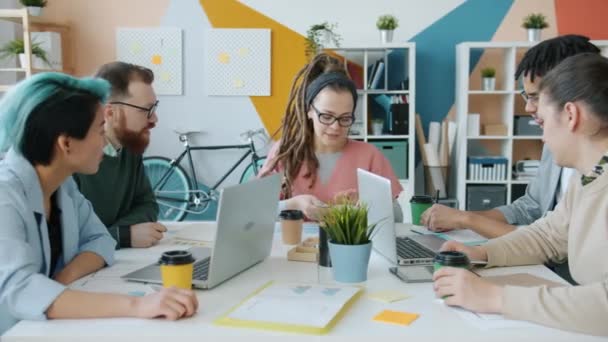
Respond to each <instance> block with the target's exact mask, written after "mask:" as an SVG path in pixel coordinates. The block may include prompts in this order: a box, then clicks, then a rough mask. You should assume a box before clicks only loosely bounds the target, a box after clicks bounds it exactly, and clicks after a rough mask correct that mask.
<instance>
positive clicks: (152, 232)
mask: <svg viewBox="0 0 608 342" xmlns="http://www.w3.org/2000/svg"><path fill="white" fill-rule="evenodd" d="M166 231H167V228H166V227H165V226H163V225H162V224H160V223H158V222H145V223H139V224H134V225H132V226H131V246H132V247H136V248H147V247H151V246H154V245H156V244H157V243H158V242H159V241H160V240H161V239H162V238H163V233H164V232H166Z"/></svg>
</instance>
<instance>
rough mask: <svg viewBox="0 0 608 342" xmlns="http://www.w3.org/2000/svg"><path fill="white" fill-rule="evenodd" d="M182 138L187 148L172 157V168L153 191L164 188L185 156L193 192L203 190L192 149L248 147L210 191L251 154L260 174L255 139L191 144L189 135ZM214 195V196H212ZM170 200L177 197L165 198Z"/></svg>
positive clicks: (256, 171) (255, 168) (256, 170)
mask: <svg viewBox="0 0 608 342" xmlns="http://www.w3.org/2000/svg"><path fill="white" fill-rule="evenodd" d="M180 140H182V141H183V142H184V146H185V149H184V150H183V151H182V152H181V153H180V155H179V156H178V157H177V159H172V160H171V168H170V169H169V170H167V172H165V174H163V176H162V177H161V179H160V180H159V181H158V183H157V184H155V185H154V186H153V191H157V190H158V189H159V188H162V187H163V186H164V185H165V183H166V182H167V180H168V179H169V177H170V176H171V173H172V172H173V169H174V168H175V165H180V163H181V162H182V160H183V159H184V157H186V156H188V164H189V166H190V172H191V175H192V176H191V179H192V180H193V184H192V190H191V191H192V193H199V192H200V191H201V190H199V186H198V177H197V176H196V170H195V168H194V162H193V159H192V151H199V150H227V149H247V151H245V153H244V154H243V155H242V156H241V157H240V158H239V159H238V160H237V161H236V162H235V163H234V165H232V167H231V168H230V169H229V170H228V171H227V172H226V173H225V174H224V175H223V176H222V177H221V178H220V179H219V180H218V181H217V182H216V183H215V184H214V185H213V186H211V187H210V188H209V190H210V193H211V192H212V191H215V190H216V189H217V188H218V187H219V186H220V185H221V184H222V183H223V182H224V180H226V178H228V176H230V174H232V172H234V170H235V169H236V168H237V167H238V166H239V165H241V163H242V162H243V160H245V158H247V157H248V156H249V155H251V162H252V165H253V170H254V173H255V174H256V175H257V174H258V164H257V162H258V160H260V159H262V158H261V157H260V156H258V154H257V151H256V149H255V145H254V143H253V139H250V140H249V143H247V144H240V145H215V146H190V144H189V142H188V138H187V137H181V136H180ZM157 197H159V198H161V199H162V198H163V197H162V196H158V195H157ZM210 197H212V196H210ZM165 199H168V200H172V201H176V200H177V199H175V198H165ZM187 202H192V200H188V201H187Z"/></svg>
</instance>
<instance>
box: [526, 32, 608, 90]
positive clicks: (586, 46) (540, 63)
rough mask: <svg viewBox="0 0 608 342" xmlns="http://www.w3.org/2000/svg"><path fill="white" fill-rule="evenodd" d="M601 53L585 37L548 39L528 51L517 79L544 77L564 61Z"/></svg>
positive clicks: (566, 36) (574, 36) (571, 36)
mask: <svg viewBox="0 0 608 342" xmlns="http://www.w3.org/2000/svg"><path fill="white" fill-rule="evenodd" d="M584 52H591V53H600V49H599V48H598V47H597V46H595V45H593V44H592V43H590V42H589V38H588V37H585V36H580V35H575V34H569V35H565V36H559V37H555V38H552V39H547V40H545V41H543V42H541V43H539V44H538V45H536V46H534V47H533V48H531V49H530V50H528V51H526V53H525V54H524V57H523V58H522V60H521V62H520V63H519V65H518V66H517V70H516V71H515V79H519V77H520V76H524V77H526V76H528V75H530V81H532V82H534V78H535V77H543V76H545V74H547V73H548V72H549V71H551V69H553V68H555V67H556V66H557V65H558V64H559V63H560V62H561V61H563V60H564V59H566V58H568V57H570V56H574V55H577V54H579V53H584Z"/></svg>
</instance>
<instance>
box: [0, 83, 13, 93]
mask: <svg viewBox="0 0 608 342" xmlns="http://www.w3.org/2000/svg"><path fill="white" fill-rule="evenodd" d="M11 87H12V86H10V85H0V92H4V91H8V90H9V89H11Z"/></svg>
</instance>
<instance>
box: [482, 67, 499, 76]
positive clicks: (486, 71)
mask: <svg viewBox="0 0 608 342" xmlns="http://www.w3.org/2000/svg"><path fill="white" fill-rule="evenodd" d="M494 76H496V69H494V68H483V69H481V77H484V78H493V77H494Z"/></svg>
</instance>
